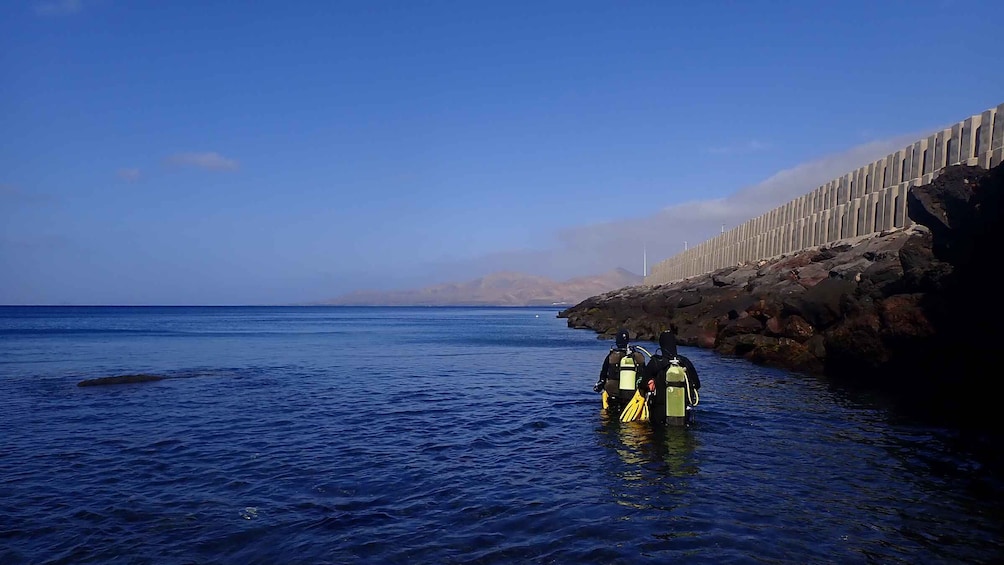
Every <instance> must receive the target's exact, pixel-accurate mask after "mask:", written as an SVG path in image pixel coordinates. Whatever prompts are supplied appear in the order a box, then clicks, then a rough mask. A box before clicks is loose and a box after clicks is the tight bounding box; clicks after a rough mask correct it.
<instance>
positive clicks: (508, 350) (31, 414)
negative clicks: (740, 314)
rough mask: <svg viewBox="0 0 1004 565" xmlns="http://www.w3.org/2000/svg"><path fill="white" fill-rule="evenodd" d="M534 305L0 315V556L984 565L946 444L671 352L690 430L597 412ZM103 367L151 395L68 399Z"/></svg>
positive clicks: (128, 391) (578, 345) (794, 378)
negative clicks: (686, 380) (687, 375)
mask: <svg viewBox="0 0 1004 565" xmlns="http://www.w3.org/2000/svg"><path fill="white" fill-rule="evenodd" d="M556 312H557V310H555V309H549V308H513V309H507V308H325V307H310V308H296V307H289V308H286V307H276V308H250V307H249V308H222V307H221V308H153V307H150V308H83V307H81V308H56V307H31V308H20V307H3V308H0V382H2V385H3V388H4V391H3V393H2V394H0V427H2V433H0V562H2V563H5V564H14V563H31V564H35V563H241V564H247V563H500V564H502V563H632V564H637V563H664V562H669V561H671V560H674V559H684V560H685V562H688V563H701V562H706V563H722V562H733V563H809V562H817V563H834V562H839V563H876V562H878V563H897V562H900V563H980V562H990V561H995V560H999V559H1000V558H1001V557H1002V556H1004V543H1002V542H1001V540H1000V532H1001V531H1004V528H1002V526H1004V513H1002V510H1001V504H1000V502H999V501H1000V500H1001V499H1002V498H1001V495H1002V494H1004V488H1002V487H1001V482H1000V478H999V477H997V476H995V475H994V473H992V472H991V471H990V470H989V469H988V467H987V465H986V462H985V461H983V460H981V458H980V455H979V454H978V453H975V452H971V451H968V450H967V449H965V447H964V444H963V443H961V442H960V438H959V437H958V434H957V433H955V432H953V431H952V430H950V429H946V428H939V427H934V426H930V425H923V424H920V423H917V422H915V421H911V420H908V419H904V418H903V417H901V416H899V415H897V413H896V412H894V411H893V410H891V409H890V408H889V407H888V406H886V405H885V404H884V403H883V402H881V401H879V400H877V399H875V398H871V397H869V396H867V395H865V394H860V393H855V392H854V391H852V390H845V389H843V388H841V387H834V386H831V385H829V384H827V382H826V381H825V380H822V379H814V378H809V377H805V376H800V375H795V374H790V373H786V372H783V371H777V370H770V369H764V368H761V367H756V366H753V365H750V364H749V363H746V362H744V361H741V360H734V359H725V358H720V357H717V356H715V355H714V354H713V353H710V352H707V351H702V350H696V349H687V348H684V351H683V352H684V353H686V354H687V355H688V356H690V357H691V359H692V360H693V361H694V363H695V365H696V366H697V368H698V370H699V371H700V374H701V381H702V384H703V388H702V390H701V397H700V405H699V406H698V408H697V410H698V412H697V417H696V422H695V425H694V426H693V427H691V428H690V429H666V430H652V429H651V428H650V427H649V426H648V425H647V424H643V423H636V422H635V423H627V424H624V423H620V422H617V421H610V419H609V418H607V417H606V416H605V415H603V414H602V413H601V411H600V409H599V398H598V397H597V395H595V394H594V393H593V392H592V391H591V387H592V384H593V382H594V381H595V380H596V376H597V372H598V370H599V366H600V363H601V361H602V359H603V356H604V355H605V353H606V351H607V350H608V348H609V346H610V343H609V342H605V341H598V340H597V339H596V337H595V335H594V334H593V333H592V332H588V331H581V330H571V329H568V328H567V327H566V325H565V321H564V320H561V319H557V318H556V317H555V314H556ZM642 345H644V346H645V347H646V348H648V349H649V350H650V351H653V352H654V350H655V346H654V345H653V344H642ZM127 373H148V374H157V375H162V376H165V377H168V378H166V379H165V380H162V381H157V382H148V383H140V384H126V385H114V386H96V387H77V383H78V382H80V381H82V380H85V379H89V378H97V377H104V376H110V375H119V374H127Z"/></svg>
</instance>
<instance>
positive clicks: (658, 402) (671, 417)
mask: <svg viewBox="0 0 1004 565" xmlns="http://www.w3.org/2000/svg"><path fill="white" fill-rule="evenodd" d="M642 380H643V381H644V383H642V386H641V388H642V389H643V390H647V391H649V392H650V393H651V396H650V398H651V400H650V402H651V407H650V408H649V420H650V421H651V422H652V424H654V425H664V424H675V425H688V424H690V422H691V420H692V419H693V416H692V413H691V410H690V409H691V407H693V406H697V403H698V401H699V399H698V395H697V391H698V389H700V388H701V379H700V377H698V376H697V369H696V368H694V364H693V363H692V362H691V361H690V359H687V358H686V357H685V356H683V355H680V354H679V353H678V352H677V350H676V335H674V334H673V332H672V331H669V330H667V331H664V332H662V334H660V335H659V349H658V350H656V352H655V355H653V356H652V358H651V359H649V361H648V365H647V366H646V367H645V373H644V375H643V377H642Z"/></svg>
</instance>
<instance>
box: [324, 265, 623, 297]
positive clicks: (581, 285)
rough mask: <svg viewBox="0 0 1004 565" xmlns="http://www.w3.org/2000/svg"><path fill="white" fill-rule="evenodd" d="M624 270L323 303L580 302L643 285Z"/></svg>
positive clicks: (511, 278) (493, 277)
mask: <svg viewBox="0 0 1004 565" xmlns="http://www.w3.org/2000/svg"><path fill="white" fill-rule="evenodd" d="M641 281H642V277H641V276H640V275H636V274H634V273H632V272H630V271H626V270H624V269H615V270H613V271H610V272H608V273H604V274H602V275H595V276H585V277H576V278H573V279H568V280H566V281H562V282H559V281H555V280H552V279H549V278H547V277H538V276H535V275H527V274H523V273H513V272H499V273H493V274H490V275H487V276H484V277H481V278H478V279H474V280H472V281H467V282H460V283H445V284H439V285H435V286H429V287H425V288H421V289H417V290H397V291H386V292H381V291H369V290H363V291H356V292H351V293H349V294H344V295H342V296H338V297H336V298H332V299H330V300H324V301H321V302H319V304H325V305H334V306H550V305H568V306H571V305H572V304H578V303H579V302H581V301H583V300H585V299H586V298H589V297H590V296H596V295H598V294H603V293H605V292H609V291H611V290H617V289H619V288H624V287H627V286H633V285H637V284H641Z"/></svg>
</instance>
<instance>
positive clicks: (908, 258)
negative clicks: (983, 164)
mask: <svg viewBox="0 0 1004 565" xmlns="http://www.w3.org/2000/svg"><path fill="white" fill-rule="evenodd" d="M1002 191H1004V169H1002V168H1001V166H998V167H995V168H994V169H992V170H986V169H982V168H978V167H968V166H953V167H949V168H948V169H946V170H945V171H943V172H942V174H941V175H939V176H938V178H937V179H935V180H934V182H932V183H931V184H928V185H924V186H920V187H914V188H911V189H910V191H909V193H908V196H907V210H908V214H909V216H910V218H911V219H912V220H913V221H914V222H916V224H915V225H913V226H911V227H910V228H908V229H905V230H894V231H888V232H883V233H881V234H874V235H872V236H869V237H864V238H860V239H858V240H854V241H843V242H838V243H835V244H831V245H827V246H823V247H819V248H811V249H807V250H803V251H800V252H797V253H793V254H789V255H785V256H781V257H779V258H773V259H770V260H764V261H760V262H758V263H755V264H740V265H737V266H734V267H728V268H725V269H720V270H718V271H715V272H712V273H708V274H706V275H702V276H698V277H692V278H690V279H687V280H684V281H681V282H677V283H672V284H666V285H659V286H654V287H646V286H634V287H627V288H623V289H620V290H617V291H613V292H608V293H606V294H602V295H599V296H594V297H592V298H589V299H587V300H585V301H583V302H581V303H579V304H577V305H575V306H573V307H571V308H568V309H566V310H564V311H562V312H561V313H559V314H558V315H559V317H563V318H567V319H568V325H569V326H570V327H573V328H584V329H591V330H594V331H597V332H599V333H600V334H601V335H602V336H610V335H612V334H613V333H615V332H616V331H617V329H618V328H621V327H626V328H628V329H629V330H630V331H631V334H632V337H636V338H638V339H642V340H655V339H656V338H657V336H658V334H659V333H660V332H661V331H662V330H664V329H673V330H674V331H676V333H677V334H678V336H679V341H680V343H682V344H684V345H691V346H697V347H702V348H708V349H714V350H715V351H717V352H718V353H721V354H723V355H729V356H740V357H744V358H746V359H749V360H750V361H753V362H755V363H759V364H764V365H769V366H774V367H781V368H785V369H789V370H792V371H796V372H803V373H811V374H825V375H830V376H833V377H836V378H840V379H845V380H859V381H863V382H868V383H872V384H876V385H879V386H881V387H882V388H887V389H890V390H896V391H899V392H901V393H908V394H910V395H911V396H914V397H916V398H921V397H922V398H923V399H925V400H926V401H928V402H936V403H938V405H939V408H937V410H942V409H944V411H946V412H948V411H952V412H956V413H957V412H968V413H971V414H970V415H976V414H972V413H973V412H974V411H976V410H989V409H990V405H989V401H988V400H987V399H988V397H989V395H988V394H987V393H988V392H989V391H990V390H991V388H990V387H992V386H993V382H992V380H991V379H990V378H988V377H990V376H991V375H992V374H995V373H996V372H999V370H998V369H995V367H996V366H997V363H998V359H997V357H996V355H995V353H996V348H997V347H999V346H1000V343H1001V337H1002V331H1001V323H1000V321H998V320H997V312H996V305H997V300H996V299H995V298H994V297H995V296H996V291H997V288H998V287H997V285H996V284H995V283H994V282H993V281H994V280H996V273H997V272H998V270H999V269H998V267H997V263H999V262H1000V256H999V251H1000V249H1001V243H1002V231H1001V230H1002V229H1004V228H1002V224H1001V221H1000V220H1001V216H1002V211H1001V206H1000V201H1001V194H1002ZM993 390H996V389H995V388H994V389H993ZM928 406H929V407H930V405H928Z"/></svg>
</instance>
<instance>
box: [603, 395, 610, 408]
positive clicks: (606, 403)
mask: <svg viewBox="0 0 1004 565" xmlns="http://www.w3.org/2000/svg"><path fill="white" fill-rule="evenodd" d="M602 398H603V409H604V410H606V409H607V408H610V401H609V400H608V399H609V398H610V395H609V394H607V391H603V395H602Z"/></svg>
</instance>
